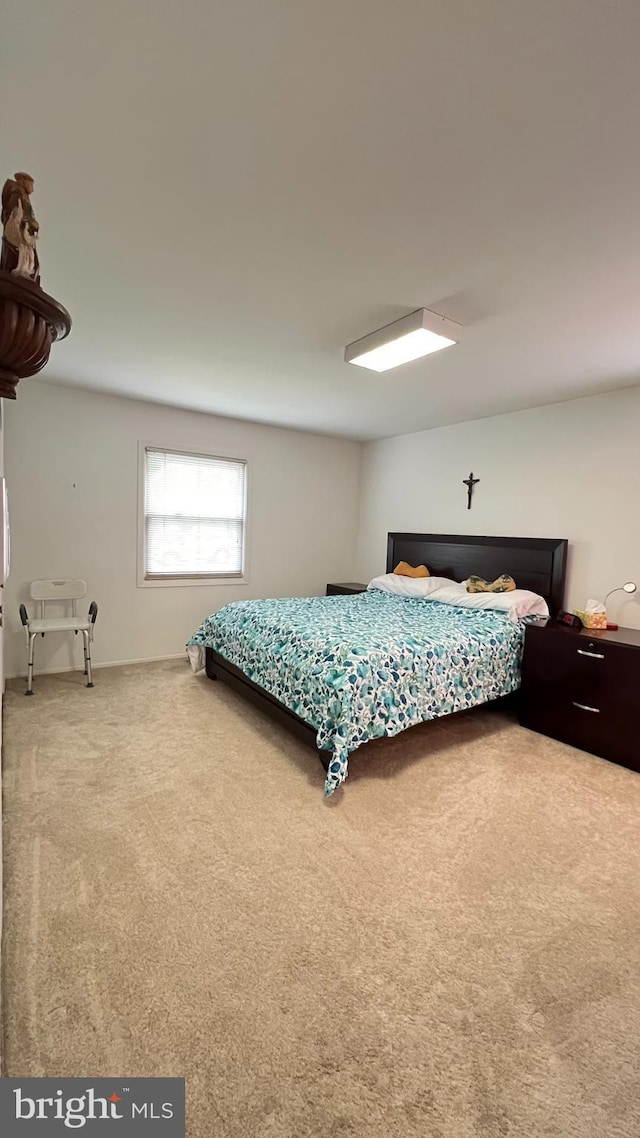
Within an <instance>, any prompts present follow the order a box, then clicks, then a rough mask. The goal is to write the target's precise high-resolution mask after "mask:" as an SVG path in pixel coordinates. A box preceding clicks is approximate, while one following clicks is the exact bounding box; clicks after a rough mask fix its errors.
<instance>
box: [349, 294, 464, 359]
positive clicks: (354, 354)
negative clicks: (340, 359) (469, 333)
mask: <svg viewBox="0 0 640 1138" xmlns="http://www.w3.org/2000/svg"><path fill="white" fill-rule="evenodd" d="M461 331H462V326H461V325H460V324H456V323H455V322H454V321H453V320H447V319H446V317H445V316H439V315H438V313H437V312H431V310H430V309H429V308H416V310H415V312H410V313H409V314H408V315H407V316H402V317H401V318H400V320H394V321H393V324H387V325H386V327H385V328H378V330H377V332H370V333H369V335H368V336H363V337H362V339H361V340H354V342H353V344H347V346H346V348H345V350H344V358H345V363H348V364H357V365H358V367H366V368H369V370H370V371H389V370H390V369H391V368H393V367H399V366H400V364H407V363H410V361H411V360H417V359H420V357H421V356H428V355H430V354H431V352H439V351H440V349H441V348H448V347H450V346H451V345H452V344H457V343H458V340H459V339H460V332H461Z"/></svg>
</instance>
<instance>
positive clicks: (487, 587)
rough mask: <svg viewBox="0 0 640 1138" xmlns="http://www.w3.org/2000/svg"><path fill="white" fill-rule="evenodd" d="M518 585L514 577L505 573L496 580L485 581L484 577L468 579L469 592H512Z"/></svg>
mask: <svg viewBox="0 0 640 1138" xmlns="http://www.w3.org/2000/svg"><path fill="white" fill-rule="evenodd" d="M515 587H516V583H515V581H514V579H513V577H509V575H508V574H507V573H503V574H502V576H501V577H496V579H495V581H491V582H489V581H483V579H482V577H469V579H468V581H467V592H468V593H512V592H513V590H514V589H515Z"/></svg>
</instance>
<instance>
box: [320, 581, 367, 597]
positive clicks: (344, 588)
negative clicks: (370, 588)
mask: <svg viewBox="0 0 640 1138" xmlns="http://www.w3.org/2000/svg"><path fill="white" fill-rule="evenodd" d="M366 591H367V586H366V585H363V584H361V582H360V581H339V582H337V583H334V584H330V585H327V596H328V597H339V596H343V595H348V594H349V593H366Z"/></svg>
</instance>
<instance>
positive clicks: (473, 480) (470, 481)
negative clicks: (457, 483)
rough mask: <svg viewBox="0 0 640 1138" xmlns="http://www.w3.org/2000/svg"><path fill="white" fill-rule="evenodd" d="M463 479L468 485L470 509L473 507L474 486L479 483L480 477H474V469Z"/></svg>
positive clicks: (468, 504) (468, 507)
mask: <svg viewBox="0 0 640 1138" xmlns="http://www.w3.org/2000/svg"><path fill="white" fill-rule="evenodd" d="M462 481H463V483H464V485H465V486H466V487H467V509H468V510H470V509H471V499H472V497H473V488H474V486H476V485H477V484H478V482H479V481H480V479H479V478H474V477H473V470H472V471H471V473H470V475H469V477H468V478H463V479H462Z"/></svg>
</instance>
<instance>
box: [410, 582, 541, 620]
mask: <svg viewBox="0 0 640 1138" xmlns="http://www.w3.org/2000/svg"><path fill="white" fill-rule="evenodd" d="M435 579H436V580H438V578H435ZM440 580H441V578H440ZM429 600H430V601H438V602H439V603H440V604H444V605H456V606H457V607H458V608H463V609H494V610H496V611H498V612H506V613H508V614H509V616H510V617H511V619H512V620H513V621H514V622H515V623H517V622H518V621H519V620H521V619H522V617H524V616H534V615H537V616H548V615H549V608H548V605H547V602H546V601H545V599H544V597H541V596H539V595H538V593H530V592H529V590H528V589H512V591H511V592H510V593H468V592H467V590H466V588H465V586H464V585H456V584H454V585H453V587H451V586H450V585H441V586H440V587H439V588H437V589H434V590H433V592H432V593H430V595H429Z"/></svg>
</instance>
